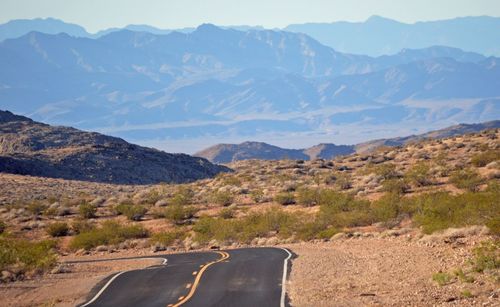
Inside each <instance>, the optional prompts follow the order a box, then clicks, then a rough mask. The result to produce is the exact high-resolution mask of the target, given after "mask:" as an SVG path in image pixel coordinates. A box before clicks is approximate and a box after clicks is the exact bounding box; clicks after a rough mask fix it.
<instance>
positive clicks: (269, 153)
mask: <svg viewBox="0 0 500 307" xmlns="http://www.w3.org/2000/svg"><path fill="white" fill-rule="evenodd" d="M495 128H500V120H495V121H490V122H485V123H479V124H459V125H455V126H451V127H448V128H445V129H440V130H435V131H430V132H427V133H424V134H419V135H410V136H405V137H397V138H389V139H378V140H371V141H368V142H364V143H360V144H356V145H336V144H318V145H315V146H312V147H309V148H305V149H289V148H281V147H278V146H274V145H270V144H266V143H263V142H248V141H247V142H244V143H241V144H217V145H214V146H211V147H209V148H206V149H204V150H201V151H199V152H197V153H195V154H194V155H195V156H197V157H202V158H206V159H207V160H209V161H211V162H214V163H230V162H235V161H240V160H250V159H260V160H283V159H292V160H314V159H325V160H330V159H333V158H335V157H337V156H343V155H349V154H352V153H359V154H370V153H371V152H373V151H375V150H376V149H378V148H380V147H394V146H403V145H406V144H409V143H414V142H417V141H420V140H424V139H442V138H447V137H452V136H456V135H463V134H467V133H474V132H480V131H483V130H486V129H495Z"/></svg>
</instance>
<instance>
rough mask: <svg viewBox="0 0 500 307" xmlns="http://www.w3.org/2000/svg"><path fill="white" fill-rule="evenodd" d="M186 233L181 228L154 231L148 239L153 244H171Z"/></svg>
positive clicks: (182, 237)
mask: <svg viewBox="0 0 500 307" xmlns="http://www.w3.org/2000/svg"><path fill="white" fill-rule="evenodd" d="M186 235H187V233H186V232H185V231H181V230H175V231H169V232H159V233H155V234H153V235H152V236H151V238H150V239H149V240H150V242H151V243H153V244H156V243H158V244H161V245H163V246H171V245H172V244H174V242H175V241H177V240H183V239H184V238H185V237H186Z"/></svg>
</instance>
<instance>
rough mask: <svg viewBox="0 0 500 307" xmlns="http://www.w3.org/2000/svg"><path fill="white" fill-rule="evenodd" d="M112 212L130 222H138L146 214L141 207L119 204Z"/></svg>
mask: <svg viewBox="0 0 500 307" xmlns="http://www.w3.org/2000/svg"><path fill="white" fill-rule="evenodd" d="M114 210H115V211H116V213H118V214H122V215H124V216H126V217H127V218H128V219H129V220H131V221H140V220H141V219H142V217H143V216H144V215H145V214H146V213H147V212H148V209H146V208H145V207H144V206H142V205H134V204H130V203H121V204H119V205H116V206H115V208H114Z"/></svg>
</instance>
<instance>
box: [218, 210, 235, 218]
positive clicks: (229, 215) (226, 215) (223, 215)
mask: <svg viewBox="0 0 500 307" xmlns="http://www.w3.org/2000/svg"><path fill="white" fill-rule="evenodd" d="M235 211H236V210H234V208H224V209H222V210H221V211H220V213H219V216H220V217H221V218H223V219H232V218H233V217H234V215H235Z"/></svg>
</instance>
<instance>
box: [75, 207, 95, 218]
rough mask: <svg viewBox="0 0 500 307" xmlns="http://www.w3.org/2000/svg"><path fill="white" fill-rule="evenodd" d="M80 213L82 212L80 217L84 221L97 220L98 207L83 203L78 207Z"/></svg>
mask: <svg viewBox="0 0 500 307" xmlns="http://www.w3.org/2000/svg"><path fill="white" fill-rule="evenodd" d="M78 211H79V212H80V216H81V217H82V218H84V219H91V218H95V217H96V213H97V206H95V205H92V204H90V203H82V204H80V206H79V207H78Z"/></svg>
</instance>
